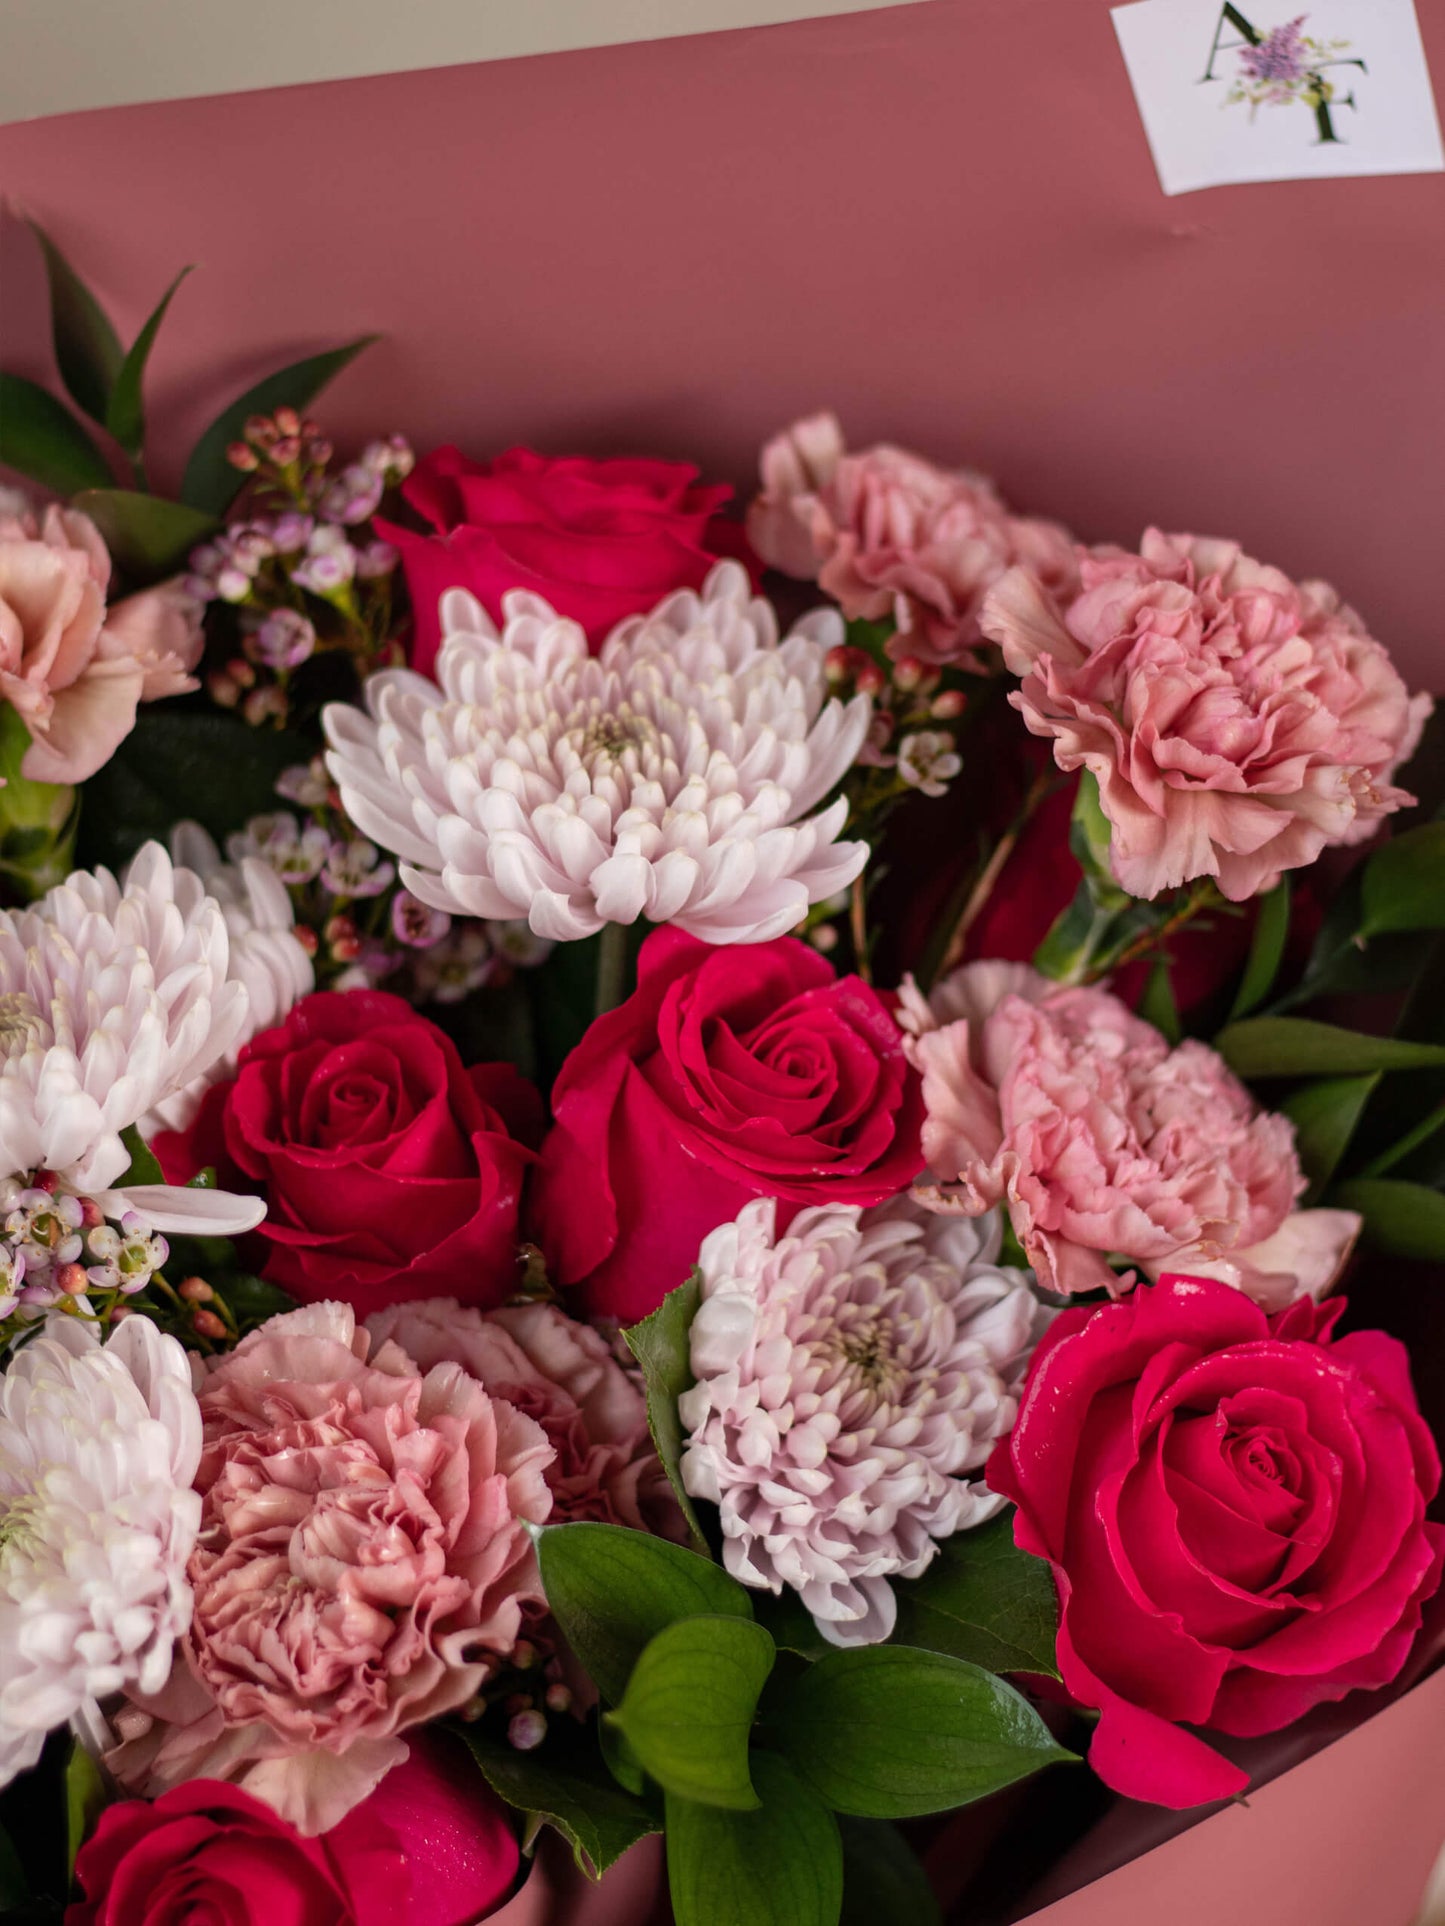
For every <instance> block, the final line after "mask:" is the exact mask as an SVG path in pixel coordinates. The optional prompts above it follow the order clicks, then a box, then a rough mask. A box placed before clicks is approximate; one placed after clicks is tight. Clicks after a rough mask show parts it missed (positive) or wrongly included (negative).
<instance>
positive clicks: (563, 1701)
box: [546, 1684, 572, 1712]
mask: <svg viewBox="0 0 1445 1926" xmlns="http://www.w3.org/2000/svg"><path fill="white" fill-rule="evenodd" d="M546 1705H547V1710H548V1711H549V1712H570V1711H571V1710H572V1694H571V1692H570V1691H569V1690H568V1688H567V1687H566V1686H565V1685H561V1684H558V1685H549V1686H548V1687H547V1691H546Z"/></svg>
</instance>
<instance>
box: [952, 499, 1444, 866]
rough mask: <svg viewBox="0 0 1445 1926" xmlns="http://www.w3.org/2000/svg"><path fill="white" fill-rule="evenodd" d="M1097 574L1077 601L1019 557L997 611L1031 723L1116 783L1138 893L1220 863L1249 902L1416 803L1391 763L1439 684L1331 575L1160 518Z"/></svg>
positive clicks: (1085, 568)
mask: <svg viewBox="0 0 1445 1926" xmlns="http://www.w3.org/2000/svg"><path fill="white" fill-rule="evenodd" d="M1081 575H1082V583H1083V586H1082V589H1081V590H1080V591H1079V593H1078V594H1077V595H1076V596H1074V597H1073V598H1072V599H1065V600H1064V601H1063V602H1062V603H1061V602H1060V601H1059V600H1058V599H1056V596H1055V594H1054V593H1053V592H1051V585H1048V584H1045V583H1044V582H1042V581H1041V580H1040V579H1039V576H1038V573H1037V571H1034V570H1031V569H1029V568H1026V567H1025V568H1018V569H1015V570H1013V571H1012V572H1011V573H1010V574H1009V575H1008V576H1006V577H1005V578H1004V580H1002V581H1001V582H1000V583H999V584H998V586H997V587H996V588H995V589H993V590H992V591H991V593H990V594H989V597H988V599H987V601H986V603H985V605H984V609H983V613H982V616H981V617H980V621H981V626H982V628H983V631H984V633H985V634H986V635H988V636H991V637H992V638H993V640H994V641H996V642H998V643H1001V644H1002V646H1003V652H1004V661H1005V662H1006V663H1007V665H1008V667H1009V669H1010V670H1011V671H1012V672H1013V673H1014V674H1015V675H1018V676H1022V677H1023V683H1022V686H1021V687H1020V688H1019V689H1018V691H1017V692H1016V693H1015V694H1014V695H1013V696H1012V697H1011V698H1010V700H1011V701H1012V702H1013V704H1014V706H1015V707H1016V708H1017V709H1018V710H1019V711H1020V713H1021V714H1022V715H1023V718H1024V720H1025V722H1026V723H1027V724H1028V726H1029V728H1030V729H1031V730H1032V731H1033V733H1034V734H1035V735H1037V736H1050V737H1052V738H1053V743H1054V760H1055V761H1056V762H1057V763H1058V765H1059V767H1060V768H1061V769H1078V768H1080V767H1083V768H1087V769H1089V770H1091V771H1092V772H1093V774H1094V776H1095V777H1096V778H1097V780H1098V784H1099V795H1100V800H1101V801H1102V804H1103V808H1104V813H1105V815H1106V816H1107V817H1108V819H1109V822H1110V824H1111V826H1112V830H1113V834H1112V838H1111V844H1110V856H1109V861H1110V867H1111V868H1112V870H1113V872H1114V875H1115V877H1116V878H1117V879H1118V882H1119V885H1120V887H1121V888H1123V889H1126V890H1128V892H1129V893H1130V895H1131V896H1140V897H1150V896H1157V895H1158V893H1159V892H1160V890H1164V889H1173V888H1176V887H1178V885H1180V884H1181V883H1187V882H1189V881H1191V880H1192V879H1193V878H1194V877H1197V876H1213V877H1215V878H1216V879H1217V881H1218V884H1219V887H1220V889H1221V890H1222V891H1223V893H1224V894H1225V895H1226V896H1227V897H1229V898H1230V899H1231V900H1232V901H1234V902H1243V901H1245V900H1246V898H1248V897H1250V896H1254V895H1257V894H1258V893H1259V892H1260V891H1262V890H1267V889H1270V888H1272V887H1273V885H1274V884H1275V883H1276V882H1278V880H1279V877H1280V874H1281V872H1282V871H1284V870H1287V869H1298V868H1299V867H1300V866H1301V865H1303V864H1306V863H1312V862H1313V861H1314V860H1315V858H1316V857H1317V856H1318V855H1319V853H1320V851H1321V850H1322V849H1324V848H1326V847H1327V846H1328V845H1331V844H1337V843H1354V842H1359V841H1360V840H1361V839H1362V838H1364V837H1366V836H1369V835H1371V834H1372V833H1373V831H1374V830H1375V829H1376V827H1377V826H1378V825H1379V823H1380V822H1381V820H1382V819H1383V818H1384V817H1385V816H1387V815H1389V814H1390V812H1391V811H1393V810H1396V809H1399V808H1400V807H1401V806H1402V805H1403V804H1405V803H1408V802H1410V801H1412V800H1413V799H1412V798H1411V797H1410V796H1407V795H1406V794H1405V792H1404V791H1403V790H1400V789H1396V788H1395V787H1393V785H1392V783H1391V777H1392V776H1393V775H1394V773H1395V771H1396V769H1398V768H1399V766H1400V765H1401V763H1403V762H1404V761H1405V760H1406V759H1407V758H1408V757H1409V756H1410V755H1411V753H1412V752H1413V750H1414V748H1415V745H1416V743H1417V742H1418V741H1419V739H1420V731H1421V729H1422V728H1423V727H1424V724H1425V718H1426V717H1427V716H1428V715H1429V713H1430V709H1431V702H1430V698H1429V697H1428V696H1424V695H1417V696H1414V697H1412V696H1410V694H1409V693H1408V691H1407V690H1406V687H1405V684H1404V683H1403V682H1402V681H1401V680H1400V677H1399V676H1398V675H1397V674H1396V673H1395V670H1394V668H1393V667H1392V666H1391V663H1390V659H1389V657H1388V656H1387V655H1386V653H1385V651H1384V649H1382V648H1381V646H1380V644H1379V643H1378V642H1376V641H1374V640H1373V638H1372V637H1371V636H1370V635H1368V634H1367V633H1366V631H1365V627H1364V624H1363V623H1362V622H1361V621H1360V618H1359V616H1358V615H1356V614H1355V612H1354V610H1353V609H1350V608H1347V607H1346V606H1345V605H1344V604H1343V603H1342V602H1341V601H1340V598H1339V596H1338V595H1337V594H1336V593H1335V591H1334V590H1333V589H1332V588H1330V587H1329V585H1328V584H1327V583H1324V582H1301V583H1299V584H1298V585H1296V584H1295V583H1293V582H1291V581H1290V579H1289V578H1288V576H1285V575H1281V574H1280V572H1279V570H1278V569H1274V568H1267V567H1265V566H1264V564H1263V563H1260V562H1255V561H1252V560H1251V559H1250V558H1249V556H1247V555H1244V554H1242V553H1241V552H1240V549H1239V546H1238V544H1237V543H1235V542H1216V541H1205V540H1202V539H1200V538H1198V537H1195V536H1190V535H1161V534H1160V533H1159V531H1158V530H1157V529H1150V530H1149V532H1148V533H1147V534H1146V535H1145V537H1144V540H1143V542H1142V543H1141V545H1140V552H1139V554H1138V555H1126V554H1124V553H1123V552H1122V551H1119V550H1103V549H1101V550H1099V551H1097V552H1096V553H1095V554H1094V555H1092V556H1086V557H1085V559H1084V560H1083V562H1082V563H1081Z"/></svg>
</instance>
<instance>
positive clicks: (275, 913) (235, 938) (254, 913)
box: [127, 822, 316, 1137]
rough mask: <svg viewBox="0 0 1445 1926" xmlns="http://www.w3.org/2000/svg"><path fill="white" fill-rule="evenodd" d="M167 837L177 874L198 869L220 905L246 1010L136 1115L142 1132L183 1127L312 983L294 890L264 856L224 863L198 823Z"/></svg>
mask: <svg viewBox="0 0 1445 1926" xmlns="http://www.w3.org/2000/svg"><path fill="white" fill-rule="evenodd" d="M170 843H171V858H172V861H173V862H174V863H175V864H176V865H177V868H176V871H175V874H176V876H177V878H178V879H179V878H180V877H182V876H191V875H193V876H195V877H196V878H197V879H198V880H199V882H200V885H201V888H202V891H203V893H204V894H205V895H207V896H209V897H211V898H212V899H213V900H214V901H215V902H216V903H217V904H218V905H219V906H220V910H221V915H222V916H223V917H224V919H225V924H226V934H227V937H228V938H229V942H230V955H229V961H228V963H227V966H226V974H227V977H228V978H229V979H230V981H231V982H233V983H239V984H241V985H242V987H243V988H244V989H245V992H246V1002H247V1009H246V1017H245V1021H244V1023H243V1024H242V1026H241V1028H240V1030H239V1031H238V1032H237V1034H236V1036H235V1038H234V1040H233V1042H232V1043H231V1045H230V1048H229V1049H227V1050H226V1051H224V1052H223V1054H222V1055H220V1056H219V1057H217V1058H216V1060H215V1061H214V1063H212V1064H210V1065H208V1067H207V1068H206V1069H205V1070H203V1071H202V1072H201V1074H200V1075H199V1076H198V1077H195V1078H193V1079H192V1081H191V1082H190V1083H188V1084H186V1085H185V1087H184V1088H183V1089H181V1090H178V1091H176V1092H175V1093H174V1094H173V1095H171V1096H169V1097H164V1098H162V1100H161V1101H160V1102H159V1103H158V1104H156V1105H155V1106H154V1107H153V1108H152V1109H151V1110H150V1111H149V1112H148V1113H147V1115H146V1116H145V1117H143V1118H142V1119H141V1120H140V1129H141V1135H142V1136H143V1137H149V1136H150V1135H151V1134H152V1132H153V1131H156V1130H184V1129H185V1128H186V1126H187V1125H188V1124H189V1123H190V1121H191V1119H192V1118H193V1117H194V1116H195V1114H196V1110H197V1107H198V1106H199V1104H200V1101H201V1098H202V1097H203V1096H204V1095H205V1094H206V1091H207V1090H208V1089H209V1088H210V1086H211V1085H212V1084H213V1083H216V1082H219V1080H220V1079H221V1078H222V1077H229V1076H230V1075H231V1074H232V1073H233V1071H234V1070H235V1068H236V1060H237V1057H238V1056H239V1055H240V1051H241V1046H242V1045H243V1044H245V1043H249V1042H250V1040H251V1038H252V1037H254V1036H259V1034H260V1033H261V1031H262V1030H269V1029H271V1028H272V1026H273V1025H274V1024H277V1023H279V1022H280V1021H281V1019H282V1017H284V1016H285V1015H286V1014H287V1012H288V1011H289V1010H290V1009H291V1008H292V1006H293V1004H295V1003H297V1002H298V1001H299V1000H300V999H301V998H302V997H303V996H309V995H310V993H311V991H312V990H313V989H315V987H316V972H315V970H314V969H313V967H312V963H311V958H310V957H309V956H308V955H307V954H306V952H305V950H303V949H302V947H301V945H300V943H298V942H297V940H296V928H295V926H296V916H295V911H294V910H293V908H292V904H291V897H290V895H289V893H288V891H287V889H286V885H285V884H284V883H283V882H282V880H281V878H280V877H279V876H278V875H277V874H276V872H275V870H274V869H272V868H271V866H270V865H269V864H268V863H264V862H262V861H261V860H260V859H259V858H258V857H255V856H245V857H243V858H242V859H241V861H240V862H239V863H228V862H227V861H226V860H225V859H224V857H223V856H222V855H221V852H220V850H219V849H218V848H217V847H216V845H215V842H214V841H213V840H212V838H211V837H210V836H209V835H208V834H207V833H206V831H205V830H204V829H202V827H201V825H200V824H199V823H193V822H181V823H177V824H176V826H175V828H174V829H173V830H172V831H171V836H170ZM127 880H128V877H127ZM178 887H179V885H178Z"/></svg>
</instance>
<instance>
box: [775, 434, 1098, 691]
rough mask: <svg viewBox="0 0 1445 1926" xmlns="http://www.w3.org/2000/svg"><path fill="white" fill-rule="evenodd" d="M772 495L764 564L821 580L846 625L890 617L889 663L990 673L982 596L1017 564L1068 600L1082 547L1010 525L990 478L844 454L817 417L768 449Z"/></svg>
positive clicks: (879, 452)
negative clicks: (982, 651) (892, 658)
mask: <svg viewBox="0 0 1445 1926" xmlns="http://www.w3.org/2000/svg"><path fill="white" fill-rule="evenodd" d="M762 473H763V492H762V494H761V495H759V496H758V498H757V500H756V501H755V502H754V503H753V505H752V507H751V508H750V509H749V511H748V537H749V540H750V541H751V542H752V545H753V547H754V548H755V549H756V551H757V553H758V554H759V555H760V556H761V557H762V558H763V560H764V561H765V562H768V563H770V564H771V566H772V567H774V568H778V569H781V570H782V571H783V573H784V574H786V575H797V576H802V577H804V578H806V579H808V580H816V581H817V582H818V583H819V585H820V586H821V587H823V588H825V589H826V590H827V591H828V593H829V594H830V595H831V596H833V597H834V598H835V599H836V600H837V601H838V603H839V604H840V605H841V607H842V610H843V613H844V614H845V615H846V616H848V617H850V618H855V617H861V618H863V619H866V620H868V621H874V622H876V621H880V620H883V619H884V618H886V617H889V616H891V617H892V618H893V620H894V622H895V623H896V624H897V627H898V634H897V635H896V636H895V637H894V639H893V641H892V642H890V644H889V653H890V654H892V655H899V656H904V655H908V656H915V657H917V658H918V659H919V660H921V661H924V662H934V663H952V664H953V665H954V666H956V667H959V668H966V669H979V668H981V667H982V666H983V664H982V663H981V662H980V660H979V658H978V656H977V654H976V650H977V649H978V646H979V644H980V643H981V642H982V641H983V639H984V638H983V635H982V633H981V631H980V629H979V625H978V614H979V608H980V606H981V604H982V601H983V597H984V594H985V592H986V591H987V590H988V589H989V588H990V587H991V586H992V585H993V583H995V582H996V581H997V580H998V579H999V577H1000V576H1001V575H1002V574H1003V573H1004V571H1005V570H1006V569H1008V568H1010V567H1012V566H1013V564H1014V563H1022V564H1025V565H1027V566H1028V567H1029V568H1031V569H1034V570H1036V571H1037V572H1038V573H1039V574H1040V575H1041V576H1042V577H1043V578H1044V579H1045V580H1046V581H1048V582H1050V583H1054V584H1057V586H1058V587H1059V588H1060V589H1063V590H1069V589H1072V588H1073V587H1074V585H1075V584H1076V583H1077V580H1078V569H1077V566H1076V563H1075V559H1074V544H1073V542H1072V540H1071V538H1070V537H1069V535H1068V534H1067V533H1066V531H1065V530H1064V529H1062V528H1060V527H1059V526H1058V524H1057V523H1055V522H1044V521H1035V520H1030V519H1026V518H1024V517H1020V516H1017V515H1011V514H1010V513H1009V512H1008V510H1007V509H1006V508H1005V507H1004V505H1003V503H1002V502H1001V501H1000V500H999V498H998V495H997V494H996V493H995V491H994V487H993V484H992V483H991V482H990V481H989V480H988V479H987V477H986V476H983V475H974V474H970V473H968V472H967V471H959V472H956V473H950V472H948V471H946V470H944V469H941V468H935V467H934V466H933V464H932V463H931V462H927V461H924V460H923V459H922V458H921V457H919V456H917V455H910V454H908V453H906V452H905V451H904V450H903V449H901V448H890V447H887V446H882V447H878V448H870V449H868V450H867V451H866V452H865V453H863V454H861V455H849V454H845V453H844V447H843V431H842V428H841V427H840V426H839V423H838V420H837V417H836V416H834V415H829V414H824V415H810V416H808V417H807V418H806V419H805V420H803V421H799V422H795V423H794V425H793V426H792V427H791V428H789V429H788V430H787V431H786V432H785V433H784V434H781V435H779V436H777V437H776V439H774V440H773V441H770V442H769V443H768V445H767V447H766V448H764V450H763V455H762Z"/></svg>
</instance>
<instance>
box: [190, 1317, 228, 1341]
mask: <svg viewBox="0 0 1445 1926" xmlns="http://www.w3.org/2000/svg"><path fill="white" fill-rule="evenodd" d="M191 1329H192V1330H193V1331H194V1332H195V1334H196V1336H197V1337H203V1338H211V1339H215V1338H223V1337H224V1336H225V1335H226V1327H225V1325H224V1324H222V1322H221V1320H220V1319H219V1318H218V1317H217V1316H216V1313H215V1312H214V1311H195V1312H193V1313H192V1315H191Z"/></svg>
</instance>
